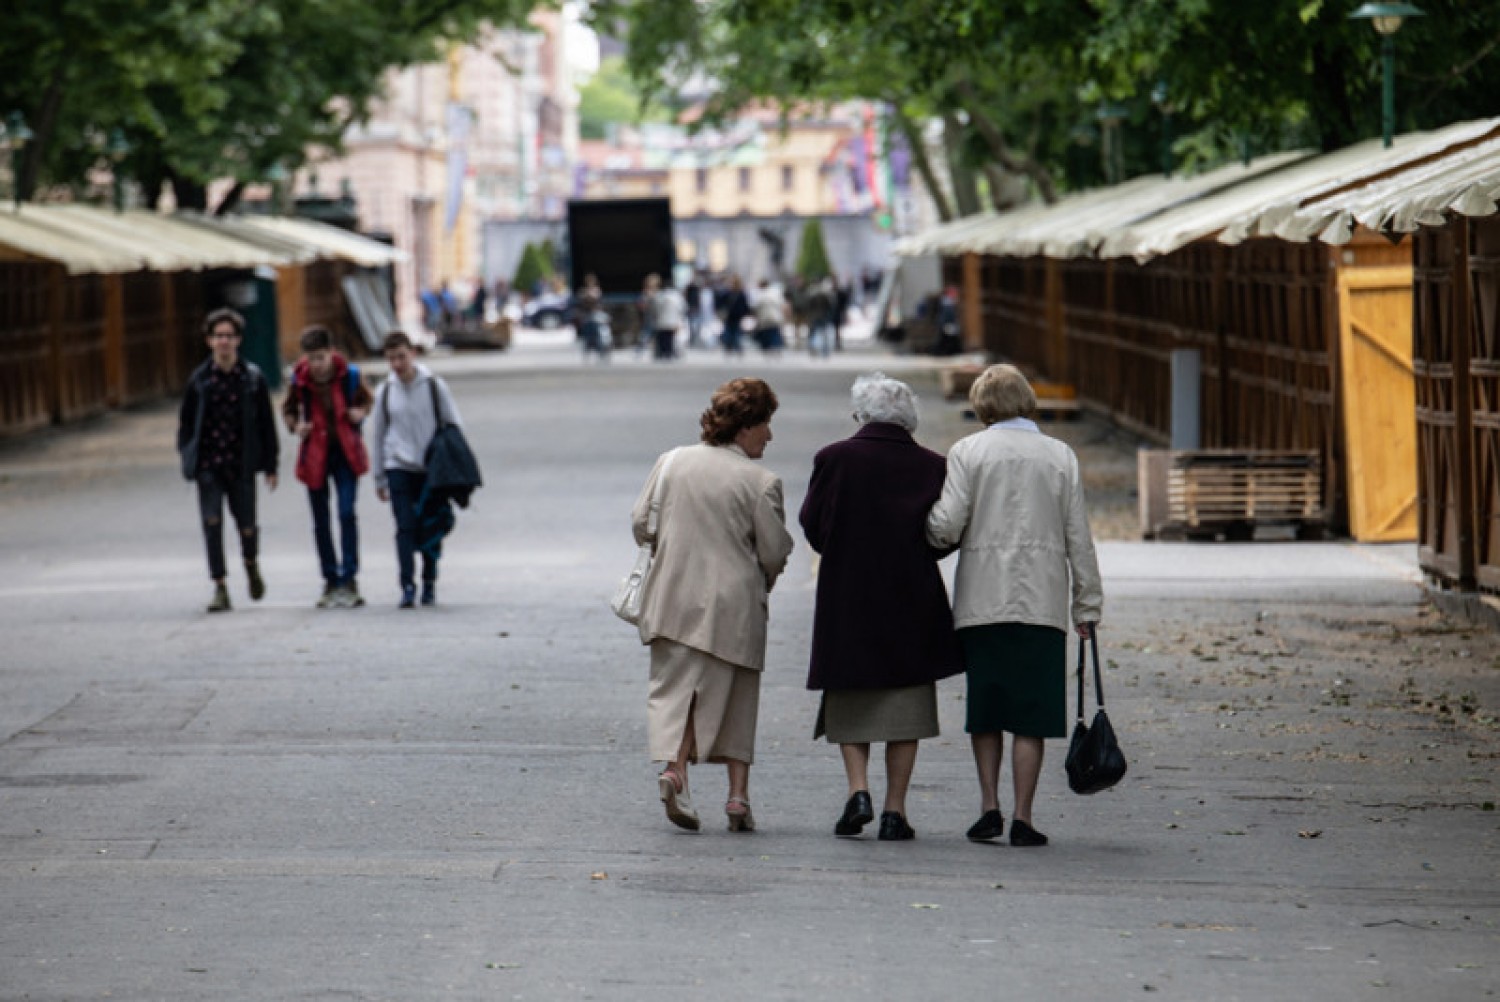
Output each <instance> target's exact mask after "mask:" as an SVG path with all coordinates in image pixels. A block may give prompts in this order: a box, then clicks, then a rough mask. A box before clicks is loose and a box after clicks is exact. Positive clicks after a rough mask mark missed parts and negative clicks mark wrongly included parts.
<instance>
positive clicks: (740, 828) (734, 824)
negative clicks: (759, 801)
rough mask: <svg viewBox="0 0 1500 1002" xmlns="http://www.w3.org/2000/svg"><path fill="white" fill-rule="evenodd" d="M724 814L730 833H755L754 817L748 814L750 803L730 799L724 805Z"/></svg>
mask: <svg viewBox="0 0 1500 1002" xmlns="http://www.w3.org/2000/svg"><path fill="white" fill-rule="evenodd" d="M724 814H725V815H726V816H727V817H728V818H729V830H730V831H732V832H753V831H755V815H754V814H752V813H750V801H748V800H746V799H745V798H743V797H730V798H729V800H728V801H727V802H726V803H725V804H724Z"/></svg>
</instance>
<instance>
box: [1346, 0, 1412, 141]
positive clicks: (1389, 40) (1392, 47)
mask: <svg viewBox="0 0 1500 1002" xmlns="http://www.w3.org/2000/svg"><path fill="white" fill-rule="evenodd" d="M1425 13H1426V11H1424V10H1422V9H1421V8H1420V7H1415V6H1413V5H1411V4H1409V3H1367V4H1365V5H1364V6H1362V7H1360V8H1359V9H1358V10H1356V11H1355V12H1354V13H1353V14H1350V15H1349V19H1350V20H1351V21H1370V22H1371V23H1372V24H1374V26H1375V30H1376V31H1377V32H1379V33H1380V56H1381V63H1382V65H1383V68H1384V79H1383V86H1382V88H1381V102H1380V118H1381V135H1382V136H1383V137H1384V139H1385V146H1386V148H1387V149H1389V148H1390V145H1391V138H1392V136H1393V135H1394V134H1395V131H1396V32H1398V31H1400V30H1401V23H1402V22H1403V21H1404V20H1405V19H1406V18H1409V17H1421V16H1422V15H1423V14H1425Z"/></svg>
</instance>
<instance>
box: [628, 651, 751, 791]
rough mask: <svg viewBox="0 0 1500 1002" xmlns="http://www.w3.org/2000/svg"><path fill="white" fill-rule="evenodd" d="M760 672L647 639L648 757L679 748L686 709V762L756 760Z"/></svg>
mask: <svg viewBox="0 0 1500 1002" xmlns="http://www.w3.org/2000/svg"><path fill="white" fill-rule="evenodd" d="M759 713H760V672H758V671H751V670H750V669H749V668H741V667H740V666H739V665H733V664H730V663H729V662H728V661H722V660H720V659H719V658H716V657H714V656H713V655H712V654H707V653H705V652H703V651H700V650H697V649H695V648H692V647H687V646H685V645H683V644H679V643H676V642H675V641H672V640H664V639H660V638H658V639H656V640H653V641H651V690H650V695H649V697H648V698H647V700H646V735H647V740H648V741H649V743H650V747H651V760H652V761H653V762H671V761H673V760H675V759H676V758H677V751H678V749H679V748H681V747H682V736H683V734H684V733H685V732H686V730H687V725H688V719H689V714H691V716H692V721H693V739H694V740H693V745H694V747H693V755H692V757H691V761H693V762H697V761H700V760H701V759H707V760H708V761H709V762H724V761H727V760H729V759H734V760H736V761H739V762H754V761H755V724H756V718H757V716H758V715H759Z"/></svg>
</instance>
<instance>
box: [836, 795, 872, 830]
mask: <svg viewBox="0 0 1500 1002" xmlns="http://www.w3.org/2000/svg"><path fill="white" fill-rule="evenodd" d="M874 820H875V805H874V804H873V803H871V802H870V794H869V792H868V791H866V790H860V791H858V792H857V793H855V794H854V796H852V797H850V798H849V802H848V803H847V804H845V805H844V816H843V817H841V818H839V820H838V824H836V825H834V826H833V833H834V834H835V835H837V836H838V837H839V838H854V837H855V836H856V835H858V834H859V833H860V832H861V831H863V830H864V827H865V825H867V824H869V823H870V822H871V821H874Z"/></svg>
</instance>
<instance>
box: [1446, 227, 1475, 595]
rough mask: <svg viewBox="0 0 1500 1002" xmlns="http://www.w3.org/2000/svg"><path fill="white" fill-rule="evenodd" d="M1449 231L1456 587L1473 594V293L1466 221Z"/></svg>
mask: <svg viewBox="0 0 1500 1002" xmlns="http://www.w3.org/2000/svg"><path fill="white" fill-rule="evenodd" d="M1451 225H1452V231H1453V278H1452V283H1451V284H1452V293H1453V302H1452V306H1451V310H1450V317H1451V321H1452V324H1453V451H1454V461H1455V462H1456V463H1457V464H1458V586H1459V587H1460V588H1464V589H1467V590H1470V591H1472V590H1474V589H1475V588H1476V587H1477V584H1478V581H1477V577H1476V575H1475V565H1476V555H1475V552H1474V541H1475V529H1476V528H1477V527H1476V526H1475V524H1474V519H1475V516H1476V512H1477V511H1478V508H1477V506H1476V504H1475V502H1476V500H1477V499H1476V498H1475V496H1474V401H1473V387H1472V385H1471V382H1470V375H1469V369H1470V361H1471V357H1472V355H1473V342H1472V341H1471V340H1470V336H1469V335H1470V331H1469V328H1470V325H1471V324H1472V323H1473V320H1474V304H1473V291H1472V290H1471V288H1470V284H1469V220H1468V217H1467V216H1463V215H1458V214H1455V217H1454V221H1453V223H1452V224H1451Z"/></svg>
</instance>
